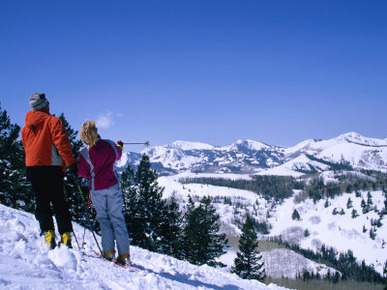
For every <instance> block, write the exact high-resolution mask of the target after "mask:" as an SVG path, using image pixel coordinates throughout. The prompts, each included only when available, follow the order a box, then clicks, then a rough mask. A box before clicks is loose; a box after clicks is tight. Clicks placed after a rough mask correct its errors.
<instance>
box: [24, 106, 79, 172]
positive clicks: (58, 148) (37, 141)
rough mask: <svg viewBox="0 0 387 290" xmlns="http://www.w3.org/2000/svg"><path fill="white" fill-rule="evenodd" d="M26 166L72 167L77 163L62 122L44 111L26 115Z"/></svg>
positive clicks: (31, 112)
mask: <svg viewBox="0 0 387 290" xmlns="http://www.w3.org/2000/svg"><path fill="white" fill-rule="evenodd" d="M21 136H22V142H23V146H24V151H25V153H26V166H27V167H28V166H62V167H63V166H64V165H65V166H71V165H73V164H75V163H76V159H75V158H74V156H73V153H72V149H71V144H70V140H69V137H68V135H67V132H66V129H65V127H64V126H63V123H62V121H61V120H60V119H59V118H57V117H56V116H55V115H50V114H49V113H47V112H43V111H30V112H28V113H27V114H26V121H25V126H24V127H23V129H22V131H21Z"/></svg>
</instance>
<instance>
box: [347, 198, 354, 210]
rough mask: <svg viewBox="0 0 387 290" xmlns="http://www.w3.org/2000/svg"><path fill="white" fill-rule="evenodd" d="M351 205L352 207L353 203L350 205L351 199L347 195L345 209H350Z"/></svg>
mask: <svg viewBox="0 0 387 290" xmlns="http://www.w3.org/2000/svg"><path fill="white" fill-rule="evenodd" d="M352 207H353V205H352V200H351V198H350V197H348V200H347V209H350V208H352Z"/></svg>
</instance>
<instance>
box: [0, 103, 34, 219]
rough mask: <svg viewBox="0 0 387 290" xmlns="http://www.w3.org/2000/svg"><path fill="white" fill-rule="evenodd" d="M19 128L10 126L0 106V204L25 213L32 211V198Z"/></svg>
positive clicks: (5, 113) (6, 115)
mask: <svg viewBox="0 0 387 290" xmlns="http://www.w3.org/2000/svg"><path fill="white" fill-rule="evenodd" d="M19 132H20V127H19V126H18V125H17V124H12V123H11V120H10V117H9V116H8V114H7V111H6V110H2V109H1V104H0V203H2V204H4V205H7V206H10V207H13V208H18V209H23V210H25V211H29V212H32V211H34V206H35V204H34V198H33V196H32V193H31V190H30V187H29V183H28V182H27V179H26V176H25V170H24V166H25V165H24V150H23V145H22V143H21V141H20V140H18V138H19Z"/></svg>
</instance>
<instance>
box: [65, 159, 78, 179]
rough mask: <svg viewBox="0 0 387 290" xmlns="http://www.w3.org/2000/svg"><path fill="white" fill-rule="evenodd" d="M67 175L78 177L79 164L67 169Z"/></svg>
mask: <svg viewBox="0 0 387 290" xmlns="http://www.w3.org/2000/svg"><path fill="white" fill-rule="evenodd" d="M66 175H73V176H74V177H76V176H78V163H77V162H75V163H74V164H73V165H70V166H68V167H67V168H66Z"/></svg>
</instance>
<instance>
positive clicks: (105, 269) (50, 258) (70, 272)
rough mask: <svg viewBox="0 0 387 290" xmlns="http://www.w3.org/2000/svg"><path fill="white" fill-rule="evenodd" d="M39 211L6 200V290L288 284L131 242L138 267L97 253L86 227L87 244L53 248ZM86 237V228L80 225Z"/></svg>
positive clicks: (1, 260) (0, 261)
mask: <svg viewBox="0 0 387 290" xmlns="http://www.w3.org/2000/svg"><path fill="white" fill-rule="evenodd" d="M38 228H39V225H38V223H37V221H36V220H35V218H34V216H33V215H31V214H29V213H25V212H21V211H18V210H14V209H10V208H8V207H5V206H3V205H0V288H3V289H141V290H144V289H145V290H146V289H149V290H157V289H176V290H177V289H179V290H181V289H230V290H231V289H233V290H234V289H284V288H282V287H278V286H276V285H273V284H270V285H268V286H266V285H265V284H263V283H260V282H258V281H256V280H243V279H241V278H239V277H238V276H237V275H235V274H230V273H227V272H225V271H222V270H220V269H215V268H211V267H209V266H206V265H204V266H201V267H199V266H194V265H192V264H189V263H188V262H185V261H180V260H177V259H175V258H172V257H169V256H165V255H161V254H156V253H152V252H149V251H146V250H143V249H141V248H138V247H133V246H132V247H131V255H132V260H133V262H134V263H135V265H136V269H138V270H137V271H134V272H131V271H129V270H128V269H123V268H119V267H117V266H115V265H114V263H111V262H107V261H103V260H102V259H100V258H97V257H96V256H95V254H94V252H93V251H98V248H97V246H96V244H95V242H94V240H93V238H92V235H91V233H90V232H89V231H86V236H85V246H84V249H82V250H79V249H78V247H77V245H76V243H75V241H74V242H73V243H74V248H73V249H68V248H67V247H57V248H55V249H54V250H48V248H47V246H46V244H45V243H44V239H43V237H42V236H40V234H39V230H38ZM74 229H75V234H76V236H77V237H78V240H79V241H80V240H81V239H82V237H83V234H84V228H82V227H81V226H79V225H77V224H74Z"/></svg>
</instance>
